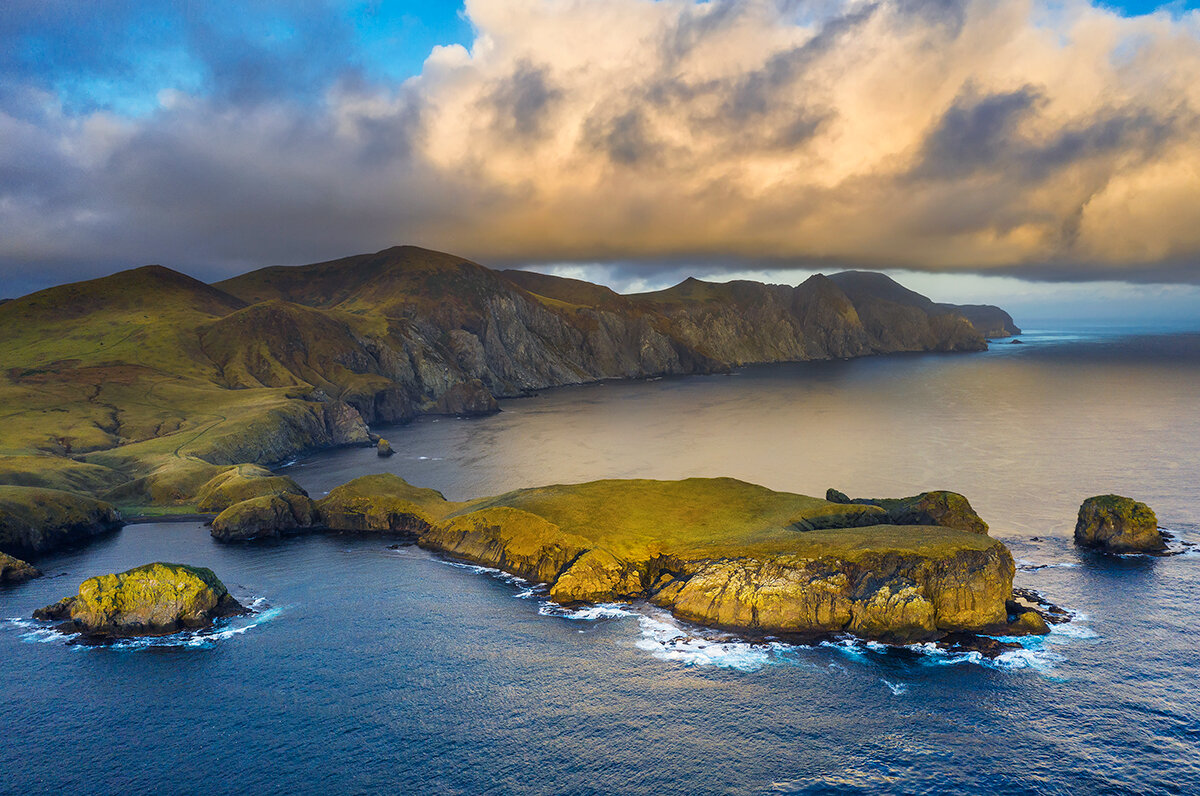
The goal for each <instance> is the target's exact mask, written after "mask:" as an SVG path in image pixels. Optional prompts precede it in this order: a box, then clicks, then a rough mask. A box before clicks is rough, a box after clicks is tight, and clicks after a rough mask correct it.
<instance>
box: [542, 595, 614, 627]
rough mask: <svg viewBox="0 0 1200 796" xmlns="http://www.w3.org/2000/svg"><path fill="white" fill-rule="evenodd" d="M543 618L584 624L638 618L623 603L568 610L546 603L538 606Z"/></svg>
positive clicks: (561, 606)
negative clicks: (556, 618)
mask: <svg viewBox="0 0 1200 796" xmlns="http://www.w3.org/2000/svg"><path fill="white" fill-rule="evenodd" d="M538 613H539V614H541V615H542V616H557V617H558V618H560V619H577V620H580V621H583V622H594V621H596V620H597V619H620V618H621V617H623V616H636V614H635V613H634V612H633V611H630V610H629V607H628V606H626V605H623V604H621V603H600V604H599V605H587V606H583V607H582V608H567V607H566V606H563V605H559V604H558V603H552V602H550V601H549V600H546V601H544V602H543V603H542V604H541V605H539V606H538Z"/></svg>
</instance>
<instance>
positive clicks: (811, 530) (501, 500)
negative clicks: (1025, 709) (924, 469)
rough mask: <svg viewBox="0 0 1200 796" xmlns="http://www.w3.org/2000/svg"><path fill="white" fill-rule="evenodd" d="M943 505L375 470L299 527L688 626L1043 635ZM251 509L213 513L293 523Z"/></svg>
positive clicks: (747, 487)
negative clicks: (659, 610) (410, 476)
mask: <svg viewBox="0 0 1200 796" xmlns="http://www.w3.org/2000/svg"><path fill="white" fill-rule="evenodd" d="M947 494H953V493H924V494H923V495H921V496H918V497H916V498H906V499H902V500H896V501H891V502H893V503H895V504H896V506H895V507H893V509H887V508H884V507H880V506H876V505H866V504H859V503H840V502H830V501H826V500H820V499H818V498H811V497H806V496H804V495H795V494H790V493H785V492H773V491H771V490H768V489H765V488H763V487H759V486H755V485H753V484H747V483H744V482H741V481H737V480H734V479H728V478H718V479H700V478H694V479H687V480H685V481H645V480H629V481H594V482H590V483H586V484H575V485H559V486H552V487H542V488H537V489H523V490H518V491H516V492H510V493H508V494H505V495H499V496H496V497H490V498H481V499H479V500H474V501H469V502H466V503H453V502H449V501H447V500H445V499H444V498H443V497H442V495H441V494H439V493H438V492H435V491H434V490H430V489H419V488H417V487H413V486H411V485H410V484H408V483H407V482H405V481H404V480H403V479H401V478H398V477H397V476H394V475H377V476H365V477H363V478H359V479H356V480H354V481H351V482H350V483H348V484H344V485H342V486H340V487H338V488H336V489H334V490H333V491H332V492H330V494H329V496H328V497H326V498H325V499H323V500H321V501H318V502H317V503H316V504H315V505H316V511H317V514H318V517H317V518H316V520H315V521H314V523H313V524H312V525H311V526H310V529H312V530H316V529H317V528H323V529H329V530H336V531H343V532H356V533H362V532H368V533H380V532H385V533H394V534H402V535H407V536H409V537H410V538H412V539H414V540H415V541H417V542H418V544H420V545H421V546H422V547H425V548H427V549H430V550H434V551H437V552H440V553H444V554H447V555H450V556H453V557H456V558H461V559H465V560H467V561H471V562H474V563H477V564H483V565H485V566H490V567H496V568H498V569H502V570H504V571H506V572H510V573H512V574H515V575H519V576H520V577H523V578H527V579H529V580H532V581H537V582H541V583H545V584H547V585H548V586H549V592H550V597H551V598H552V599H554V600H556V601H558V602H562V603H579V602H585V603H587V602H590V603H595V602H609V601H619V600H633V599H648V600H650V601H652V602H654V603H656V604H658V605H660V606H663V607H665V608H668V609H670V610H671V611H672V612H673V613H675V614H676V615H678V616H680V617H682V618H685V619H688V620H690V621H694V622H698V623H701V624H705V625H709V626H713V627H720V628H727V629H732V630H741V631H749V632H752V633H757V634H795V635H803V636H818V635H822V634H829V633H839V632H849V633H854V634H857V635H860V636H863V637H867V638H874V639H881V640H885V641H890V642H908V641H917V640H928V639H937V638H940V637H941V636H943V635H945V634H950V633H994V634H1003V635H1022V634H1028V633H1040V632H1046V630H1045V625H1044V623H1040V624H1039V622H1038V621H1037V620H1038V617H1037V616H1036V615H1035V616H1026V615H1025V614H1026V613H1027V612H1028V611H1029V610H1031V609H1029V608H1028V607H1027V606H1020V605H1016V604H1015V603H1013V588H1012V580H1013V574H1014V571H1015V567H1014V564H1013V559H1012V556H1011V555H1010V554H1009V552H1008V550H1007V549H1006V548H1005V547H1004V545H1002V544H1001V543H1000V542H998V541H996V540H993V539H991V538H989V537H988V536H987V535H986V534H985V533H983V532H981V531H980V530H979V523H976V522H973V521H972V522H967V521H965V520H964V518H967V519H969V517H968V516H967V515H966V514H964V511H967V510H969V504H967V508H966V509H963V507H962V506H961V505H959V504H958V502H957V501H955V500H952V499H948V498H946V497H945V496H946V495H947ZM835 496H836V495H835ZM930 496H933V497H930ZM957 497H960V498H961V496H957ZM262 500H263V499H262V498H259V499H255V500H252V501H248V502H247V503H246V504H238V505H236V506H234V507H232V508H230V509H228V510H226V512H225V513H224V514H223V515H222V517H224V516H226V515H229V517H230V518H233V517H234V516H235V515H236V513H237V512H243V511H244V512H245V513H246V514H248V515H249V516H251V517H253V519H254V522H255V523H257V524H255V525H254V529H255V530H254V534H255V535H263V534H264V533H265V532H267V530H268V529H266V528H264V527H263V525H262V523H263V522H265V523H266V524H270V518H271V517H272V516H274V515H275V514H276V513H279V514H281V515H282V516H283V523H284V524H289V525H288V528H294V527H297V526H296V525H295V524H290V523H293V519H292V517H291V515H290V514H288V513H287V511H286V510H285V509H284V508H283V507H282V506H279V507H277V509H276V508H270V507H267V506H265V505H264V504H262V503H260V501H262ZM963 503H965V499H963ZM947 506H950V507H951V509H953V510H950V509H947V508H946V507H947ZM892 510H894V511H896V512H897V513H898V515H902V516H912V517H918V518H920V519H922V520H930V518H931V517H932V516H934V514H936V513H938V512H941V513H940V514H938V516H941V517H945V518H948V519H949V520H950V521H953V522H956V523H958V524H959V525H964V526H966V527H948V526H946V525H939V524H936V523H934V522H932V521H928V522H922V523H921V524H903V525H901V524H896V523H894V522H893V521H892V520H891V519H890V514H889V511H892ZM307 516H308V515H306V517H307ZM222 517H218V521H221V520H222ZM975 519H976V520H977V519H978V518H975ZM224 524H225V523H224V521H222V522H217V521H214V536H218V538H237V537H234V536H229V535H227V536H225V537H221V536H219V535H218V527H219V526H223V525H224ZM984 527H985V528H986V526H984ZM286 530H287V528H281V529H280V531H281V532H285V531H286ZM1010 609H1011V610H1010ZM1035 614H1036V612H1035Z"/></svg>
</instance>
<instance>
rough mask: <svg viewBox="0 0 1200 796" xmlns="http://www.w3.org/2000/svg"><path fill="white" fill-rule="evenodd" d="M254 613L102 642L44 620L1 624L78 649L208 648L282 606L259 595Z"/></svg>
mask: <svg viewBox="0 0 1200 796" xmlns="http://www.w3.org/2000/svg"><path fill="white" fill-rule="evenodd" d="M249 608H250V610H251V611H252V612H253V613H251V614H248V615H246V616H237V617H233V618H231V619H229V620H227V621H221V622H219V623H218V624H216V625H214V626H213V627H209V628H203V629H199V630H181V631H179V632H178V633H172V634H171V635H168V636H147V637H142V638H126V639H117V640H115V641H112V642H109V643H104V644H81V643H78V642H79V641H80V638H81V637H80V634H79V633H64V632H62V631H61V630H59V629H58V628H57V627H55V626H53V625H52V624H49V623H47V622H41V621H38V620H34V619H23V618H21V617H12V618H9V619H5V620H4V621H3V624H4V625H6V626H7V627H9V628H12V629H13V630H15V631H16V632H17V634H18V638H19V639H20V640H21V641H23V642H25V643H27V644H52V643H58V644H68V645H71V646H73V647H76V648H78V649H108V650H114V649H115V650H141V649H155V648H164V647H170V648H176V649H208V648H210V647H212V646H214V645H215V644H217V642H220V641H227V640H229V639H231V638H234V637H236V636H240V635H242V634H243V633H246V632H248V631H250V630H251V629H253V628H256V627H258V626H260V625H263V624H265V623H267V622H270V621H272V620H274V619H276V618H278V617H279V616H280V615H281V614H282V613H283V607H281V606H276V607H271V606H269V605H268V604H267V601H266V600H265V599H264V598H262V597H257V598H255V599H254V600H252V601H251V602H250V605H249Z"/></svg>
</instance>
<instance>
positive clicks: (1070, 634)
mask: <svg viewBox="0 0 1200 796" xmlns="http://www.w3.org/2000/svg"><path fill="white" fill-rule="evenodd" d="M440 560H441V561H442V563H444V564H446V565H447V566H452V567H455V568H457V569H465V570H467V571H468V572H473V573H476V574H480V575H488V576H489V577H494V578H496V579H498V580H502V581H504V582H506V583H509V584H511V585H513V586H515V587H517V589H518V591H517V593H516V594H514V595H513V597H515V598H518V599H530V598H532V597H535V596H536V597H544V595H545V593H546V590H545V584H535V583H531V582H530V581H528V580H526V579H524V578H520V577H517V576H516V575H511V574H509V573H507V572H504V571H503V570H500V569H496V568H495V567H486V566H482V565H479V564H468V563H464V562H461V561H451V560H448V559H440ZM1072 566H1073V565H1072ZM537 612H538V613H539V614H540V615H542V616H548V617H555V618H559V619H567V620H573V621H582V622H595V621H599V620H607V619H627V618H636V619H637V621H638V627H639V636H638V638H637V640H636V641H635V642H634V646H635V647H636V648H637V649H640V650H643V651H645V652H648V653H650V655H651V656H652V657H654V658H655V659H657V660H662V661H670V662H672V663H681V664H683V665H684V666H697V667H707V666H712V667H716V668H723V669H734V670H737V671H742V672H754V671H758V670H760V669H762V668H764V667H766V666H770V665H775V664H788V665H815V664H814V663H813V662H812V661H811V660H806V659H804V658H803V657H802V656H801V653H803V652H806V651H807V652H812V651H814V650H818V649H825V650H831V651H835V652H837V653H839V654H841V655H844V656H846V657H847V658H850V659H852V660H856V661H860V662H864V663H865V662H868V661H869V659H870V658H872V657H882V656H886V655H889V654H894V653H895V652H896V651H903V652H904V653H906V654H909V655H912V654H915V655H916V656H917V658H918V660H919V661H920V662H921V663H924V664H929V665H934V666H955V665H959V664H973V665H978V666H983V667H985V668H990V669H997V670H1017V669H1032V670H1035V671H1038V672H1042V673H1050V672H1052V671H1053V670H1054V668H1055V666H1056V665H1057V664H1059V663H1061V662H1063V661H1065V660H1066V658H1064V657H1063V656H1062V655H1060V654H1058V653H1057V652H1054V651H1052V650H1051V649H1047V648H1046V645H1047V643H1049V644H1052V645H1056V646H1057V645H1062V644H1068V643H1071V642H1073V641H1076V640H1080V639H1093V638H1098V634H1096V633H1095V632H1094V631H1093V630H1091V629H1090V628H1088V627H1086V626H1084V625H1080V624H1078V622H1079V620H1083V619H1086V618H1087V617H1086V615H1077V616H1073V617H1072V619H1071V621H1070V622H1065V623H1063V624H1057V625H1051V632H1050V635H1049V636H1016V637H1011V638H1003V639H999V640H1001V641H1006V642H1012V643H1017V644H1020V645H1021V646H1020V647H1019V648H1015V649H1010V650H1005V651H1004V652H1001V653H1000V654H999V655H996V656H995V657H991V658H989V657H987V656H986V655H984V654H983V653H981V652H978V651H975V650H951V649H946V648H945V647H942V646H939V645H938V644H936V643H934V642H924V643H919V644H908V645H903V646H894V645H889V644H883V643H880V642H878V641H869V640H866V639H860V638H856V637H853V636H845V637H843V638H838V639H832V640H825V641H821V642H818V643H816V644H815V645H806V644H796V643H786V642H782V641H779V640H777V639H773V638H770V637H767V638H765V639H763V640H759V641H747V640H745V639H742V638H739V637H738V636H736V635H733V634H730V633H727V632H724V631H719V630H713V629H711V628H704V627H699V626H694V625H691V624H688V623H684V622H681V621H680V620H677V619H676V618H675V617H674V616H672V615H671V613H670V612H668V611H666V610H663V609H661V608H656V607H653V606H650V605H647V604H644V603H638V604H636V605H633V604H629V603H600V604H596V605H585V606H580V607H568V606H563V605H559V604H558V603H555V602H553V601H551V600H546V599H542V600H541V601H540V602H539V603H538V608H537ZM829 665H830V666H831V667H834V668H840V669H841V670H842V671H845V668H844V667H838V665H837V664H832V663H831V664H829ZM884 682H885V683H888V682H889V681H887V680H885V681H884ZM893 685H894V686H896V687H898V688H901V689H903V690H901V691H896V690H894V689H893V693H894V694H896V695H897V696H899V695H900V694H902V693H904V692H906V691H907V688H908V686H907V685H906V684H904V683H894V684H889V686H888V687H889V688H892V686H893Z"/></svg>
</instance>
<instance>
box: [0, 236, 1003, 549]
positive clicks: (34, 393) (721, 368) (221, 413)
mask: <svg viewBox="0 0 1200 796" xmlns="http://www.w3.org/2000/svg"><path fill="white" fill-rule="evenodd" d="M1011 321H1012V319H1011V318H1009V317H1008V315H1007V313H1004V312H1003V310H1000V309H999V308H995V307H976V306H971V307H956V306H955V305H950V304H937V303H934V302H932V301H930V300H929V299H928V298H926V297H924V296H921V295H920V294H918V293H915V292H913V291H910V290H907V289H905V288H904V287H902V286H901V285H899V284H898V283H896V282H895V281H893V280H892V279H890V278H888V277H886V276H884V275H881V274H872V273H865V272H844V273H841V274H833V275H831V276H822V275H817V276H813V277H812V278H810V279H808V280H807V281H805V282H804V283H803V284H801V285H799V286H797V287H791V286H787V285H765V284H760V283H756V282H747V281H740V282H730V283H710V282H704V281H701V280H697V279H687V280H685V281H683V282H681V283H680V284H678V285H676V286H674V287H672V288H669V289H667V290H660V291H655V292H651V293H641V294H631V295H621V294H618V293H615V292H613V291H612V290H609V289H608V288H605V287H602V286H600V285H593V284H590V283H587V282H580V281H578V280H571V279H563V278H559V277H554V276H549V275H545V274H536V273H532V272H526V271H494V270H491V269H489V268H486V267H484V266H482V265H479V264H477V263H473V262H470V261H469V260H464V259H463V258H461V257H455V256H453V255H451V254H445V253H441V252H434V251H429V250H426V249H420V248H417V247H412V246H398V247H394V248H391V249H385V250H383V251H380V252H376V253H373V254H363V255H357V256H354V257H347V258H343V259H340V260H333V261H330V262H324V263H315V264H312V265H305V266H295V267H272V268H264V269H261V270H258V271H254V272H251V273H248V274H244V275H242V276H239V277H236V278H234V279H230V280H227V281H225V282H221V283H218V284H214V285H208V284H204V283H202V282H199V281H197V280H195V279H192V278H190V277H188V276H186V275H184V274H181V273H178V272H175V271H172V270H170V269H168V268H163V267H161V266H145V267H142V268H136V269H133V270H130V271H123V272H121V273H117V274H114V275H112V276H109V277H104V278H102V279H95V280H91V281H87V282H79V283H74V284H70V285H63V286H60V287H54V288H50V289H48V290H43V291H40V292H37V293H33V294H30V295H28V296H23V297H20V298H16V299H13V300H11V301H7V302H5V303H4V304H3V305H2V306H0V361H3V362H4V364H5V368H4V370H3V371H2V372H0V400H2V401H3V403H4V405H5V406H6V407H9V410H8V413H7V414H6V416H5V422H4V423H3V424H0V489H3V490H4V491H3V492H2V493H0V550H3V551H4V552H7V553H10V554H13V555H18V556H19V555H21V554H22V553H24V552H30V553H41V552H46V551H47V550H50V549H53V548H55V547H58V546H61V545H63V544H71V543H74V542H77V541H82V540H85V539H86V538H88V536H89V535H91V534H93V533H101V532H104V531H105V530H107V529H111V528H112V527H116V525H118V524H119V522H120V519H119V516H118V514H117V512H120V513H121V514H124V515H125V516H139V515H158V514H171V513H182V514H187V513H197V512H217V511H220V510H222V509H223V508H224V507H225V505H228V504H229V503H230V502H231V501H232V502H236V500H235V499H237V500H241V499H247V498H249V497H252V496H251V495H248V494H245V493H243V492H240V491H239V490H241V489H242V488H244V487H245V488H251V489H262V488H264V487H269V486H270V485H269V484H268V483H266V482H264V481H263V479H264V478H267V477H269V474H268V475H265V476H264V474H263V473H262V472H257V471H254V470H253V468H254V467H260V466H264V465H271V464H274V463H278V462H280V461H284V460H287V459H289V458H291V457H294V456H296V455H298V454H300V453H302V452H306V451H312V450H317V449H322V448H327V447H331V446H338V445H369V444H378V438H377V437H375V436H374V435H373V434H372V433H371V431H370V425H371V424H378V423H396V422H404V421H407V420H409V419H411V418H413V417H415V416H417V415H420V414H446V415H460V416H469V415H477V414H487V413H491V412H495V411H497V410H498V405H497V398H503V397H511V396H519V395H523V394H527V393H528V392H530V391H532V390H539V389H543V388H548V387H556V386H562V385H569V384H580V383H584V382H591V381H597V380H601V379H614V378H619V379H630V378H647V377H654V376H660V375H665V374H708V373H722V372H726V371H728V370H729V369H730V368H734V367H738V366H741V365H746V364H751V363H765V362H792V361H804V360H820V359H833V358H846V357H860V356H870V355H876V354H888V353H894V352H905V351H942V352H971V351H981V350H984V349H985V348H986V342H985V340H984V334H985V333H986V334H989V335H992V334H998V333H1006V332H1008V331H1011V330H1015V328H1016V327H1015V326H1013V325H1012V322H1011ZM387 450H388V448H387V447H382V448H380V451H381V452H383V453H385V454H386V451H387ZM251 482H253V483H251ZM284 492H287V494H292V495H293V496H295V495H298V494H299V493H298V492H295V491H290V492H289V491H287V490H282V491H281V490H277V489H274V488H269V489H266V491H263V492H260V493H258V495H254V496H261V495H266V494H283V493H284ZM63 495H66V497H63ZM72 496H74V498H78V499H79V500H82V501H85V503H86V507H85V504H84V503H80V504H78V505H76V506H75V507H73V508H71V507H69V506H68V504H69V503H70V501H71V497H72ZM294 502H295V501H291V503H294ZM291 503H289V506H291ZM50 504H55V505H58V506H60V507H63V511H62V512H61V514H62V517H61V521H60V520H59V519H55V518H53V517H47V518H45V519H39V517H40V515H41V513H42V512H43V511H44V510H45V509H44V507H45V506H47V505H50ZM293 508H294V507H293ZM277 509H281V506H280V505H278V504H276V505H273V506H272V507H271V510H272V511H275V510H277ZM289 510H290V509H289ZM55 511H56V512H57V511H58V510H57V509H56V510H55ZM82 513H86V514H87V515H88V516H89V517H90V519H88V520H86V521H77V519H76V517H79V516H82ZM29 517H32V518H33V521H29V522H26V518H29ZM12 518H16V519H15V520H14V519H12ZM17 526H19V528H18V527H17ZM14 528H16V530H14Z"/></svg>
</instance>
